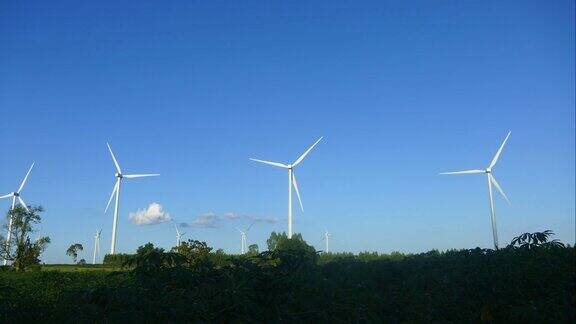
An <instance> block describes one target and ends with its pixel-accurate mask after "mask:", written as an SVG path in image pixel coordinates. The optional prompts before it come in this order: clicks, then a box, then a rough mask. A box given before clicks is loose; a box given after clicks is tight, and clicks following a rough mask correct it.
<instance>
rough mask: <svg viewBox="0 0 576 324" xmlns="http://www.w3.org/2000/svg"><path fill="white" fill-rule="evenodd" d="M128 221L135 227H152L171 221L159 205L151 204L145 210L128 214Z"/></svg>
mask: <svg viewBox="0 0 576 324" xmlns="http://www.w3.org/2000/svg"><path fill="white" fill-rule="evenodd" d="M130 219H131V220H132V222H134V224H136V225H154V224H160V223H164V222H169V221H171V220H172V218H171V217H170V214H168V213H167V212H165V211H163V210H162V205H160V204H159V203H151V204H150V205H149V206H148V208H147V209H141V210H138V211H137V212H133V213H130Z"/></svg>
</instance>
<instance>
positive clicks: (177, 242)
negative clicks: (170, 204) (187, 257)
mask: <svg viewBox="0 0 576 324" xmlns="http://www.w3.org/2000/svg"><path fill="white" fill-rule="evenodd" d="M174 228H176V246H180V242H181V241H182V237H183V236H184V235H186V233H180V230H179V229H178V225H174Z"/></svg>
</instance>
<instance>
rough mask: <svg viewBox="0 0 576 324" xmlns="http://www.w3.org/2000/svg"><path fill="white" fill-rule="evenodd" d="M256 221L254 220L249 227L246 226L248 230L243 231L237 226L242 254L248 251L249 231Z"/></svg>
mask: <svg viewBox="0 0 576 324" xmlns="http://www.w3.org/2000/svg"><path fill="white" fill-rule="evenodd" d="M254 223H255V222H252V224H250V226H248V228H246V230H244V231H242V230H241V229H239V228H238V227H236V229H237V230H238V232H240V244H241V248H240V254H244V253H246V252H248V232H249V231H250V229H251V228H252V225H254Z"/></svg>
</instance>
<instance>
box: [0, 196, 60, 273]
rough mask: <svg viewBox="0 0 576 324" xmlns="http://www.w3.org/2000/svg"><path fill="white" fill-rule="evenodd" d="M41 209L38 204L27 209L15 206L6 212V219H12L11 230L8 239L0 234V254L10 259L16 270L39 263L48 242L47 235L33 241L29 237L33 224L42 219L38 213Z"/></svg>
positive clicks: (32, 230)
mask: <svg viewBox="0 0 576 324" xmlns="http://www.w3.org/2000/svg"><path fill="white" fill-rule="evenodd" d="M43 211H44V209H42V207H40V206H36V207H28V209H25V208H24V207H22V206H16V207H14V209H11V210H10V211H9V212H8V213H7V219H8V220H9V219H10V218H11V219H12V230H11V233H10V234H11V235H10V240H9V241H8V240H7V239H6V238H4V237H2V236H0V255H2V256H3V257H4V258H5V259H6V260H8V261H12V266H13V267H15V268H16V269H17V270H18V271H24V270H25V269H26V268H27V267H28V266H31V265H34V264H40V259H39V257H40V254H42V252H44V250H45V249H46V247H47V246H48V244H49V243H50V238H49V237H47V236H46V237H40V238H38V239H37V240H35V241H32V240H31V239H30V234H31V233H33V232H35V230H34V228H33V226H34V225H35V224H39V223H40V222H41V221H42V217H40V213H41V212H43ZM6 223H8V222H6ZM5 228H6V229H8V226H7V225H6V226H5Z"/></svg>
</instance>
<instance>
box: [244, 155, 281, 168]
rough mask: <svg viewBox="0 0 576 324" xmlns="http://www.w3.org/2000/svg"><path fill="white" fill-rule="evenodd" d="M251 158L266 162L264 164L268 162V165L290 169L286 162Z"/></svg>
mask: <svg viewBox="0 0 576 324" xmlns="http://www.w3.org/2000/svg"><path fill="white" fill-rule="evenodd" d="M250 160H252V161H256V162H260V163H264V164H268V165H272V166H275V167H279V168H284V169H288V166H287V165H286V164H284V163H279V162H271V161H264V160H258V159H253V158H250Z"/></svg>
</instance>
